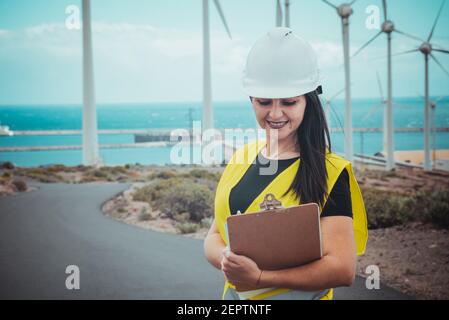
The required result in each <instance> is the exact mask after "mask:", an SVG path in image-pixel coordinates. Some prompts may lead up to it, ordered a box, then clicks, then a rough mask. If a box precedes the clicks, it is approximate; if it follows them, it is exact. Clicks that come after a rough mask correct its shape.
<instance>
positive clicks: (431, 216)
mask: <svg viewBox="0 0 449 320" xmlns="http://www.w3.org/2000/svg"><path fill="white" fill-rule="evenodd" d="M418 199H419V201H420V202H421V203H425V205H424V206H423V213H424V220H425V221H426V222H431V223H433V224H434V225H436V226H438V227H441V228H446V229H449V189H448V188H444V189H436V190H434V191H431V192H430V193H429V194H424V193H420V194H419V196H418Z"/></svg>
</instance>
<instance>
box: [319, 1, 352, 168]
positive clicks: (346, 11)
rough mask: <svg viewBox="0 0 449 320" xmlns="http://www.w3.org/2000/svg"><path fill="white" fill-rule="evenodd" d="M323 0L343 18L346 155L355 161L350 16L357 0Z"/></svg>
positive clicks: (348, 158)
mask: <svg viewBox="0 0 449 320" xmlns="http://www.w3.org/2000/svg"><path fill="white" fill-rule="evenodd" d="M321 1H323V2H324V3H326V4H327V5H329V6H331V7H332V8H334V9H335V10H336V11H337V13H338V15H339V16H340V18H341V25H342V31H343V58H344V65H345V101H346V104H345V157H346V159H347V160H349V161H351V162H353V159H354V156H353V154H354V152H353V145H352V135H353V134H352V101H351V85H350V83H351V74H350V65H349V17H350V16H351V15H352V13H353V10H352V5H353V4H354V3H355V2H356V1H357V0H352V1H351V2H350V3H343V4H341V5H339V6H338V7H337V6H335V5H334V4H332V3H330V2H329V1H327V0H321Z"/></svg>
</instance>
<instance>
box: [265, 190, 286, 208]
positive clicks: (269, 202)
mask: <svg viewBox="0 0 449 320" xmlns="http://www.w3.org/2000/svg"><path fill="white" fill-rule="evenodd" d="M259 207H260V210H273V209H279V208H283V206H282V202H280V201H279V200H278V199H276V197H275V196H274V194H272V193H267V194H266V195H265V197H264V199H263V201H262V203H261V204H260V205H259Z"/></svg>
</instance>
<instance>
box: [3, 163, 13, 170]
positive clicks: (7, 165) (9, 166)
mask: <svg viewBox="0 0 449 320" xmlns="http://www.w3.org/2000/svg"><path fill="white" fill-rule="evenodd" d="M0 167H1V168H2V169H8V170H12V169H14V164H13V163H12V162H10V161H5V162H2V163H0Z"/></svg>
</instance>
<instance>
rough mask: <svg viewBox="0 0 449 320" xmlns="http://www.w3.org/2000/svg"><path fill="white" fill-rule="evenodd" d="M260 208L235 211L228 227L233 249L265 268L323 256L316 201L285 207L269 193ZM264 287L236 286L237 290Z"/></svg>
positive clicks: (308, 260)
mask: <svg viewBox="0 0 449 320" xmlns="http://www.w3.org/2000/svg"><path fill="white" fill-rule="evenodd" d="M259 207H260V211H259V212H254V213H250V214H238V215H232V216H229V217H228V218H227V223H226V231H227V234H228V240H229V241H228V243H229V247H230V250H231V251H232V252H234V253H236V254H239V255H244V256H247V257H249V258H251V259H252V260H253V261H255V262H256V263H257V265H258V266H259V268H260V269H262V270H279V269H285V268H291V267H297V266H301V265H304V264H307V263H310V262H312V261H315V260H318V259H320V258H321V257H322V254H323V251H322V237H321V225H320V209H319V206H318V205H317V204H316V203H308V204H304V205H298V206H292V207H288V208H284V207H282V204H281V202H280V201H279V200H277V199H276V198H275V196H274V195H273V194H271V193H268V194H267V195H265V197H264V201H263V202H262V203H261V204H260V206H259ZM259 288H263V287H254V286H253V287H251V288H250V287H243V286H238V285H237V286H236V290H237V291H248V290H255V289H259Z"/></svg>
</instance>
